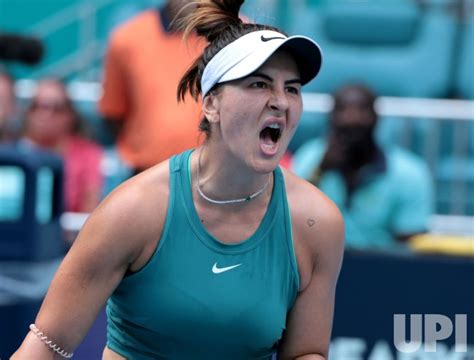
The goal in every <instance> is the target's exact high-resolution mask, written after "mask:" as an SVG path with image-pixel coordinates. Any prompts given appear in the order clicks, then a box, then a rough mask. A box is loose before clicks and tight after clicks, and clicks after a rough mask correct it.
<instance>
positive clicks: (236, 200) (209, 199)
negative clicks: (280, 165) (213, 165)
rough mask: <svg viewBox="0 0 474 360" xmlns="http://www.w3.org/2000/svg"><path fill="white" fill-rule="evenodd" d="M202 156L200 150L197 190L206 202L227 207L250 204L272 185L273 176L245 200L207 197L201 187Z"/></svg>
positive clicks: (244, 198)
mask: <svg viewBox="0 0 474 360" xmlns="http://www.w3.org/2000/svg"><path fill="white" fill-rule="evenodd" d="M201 155H202V150H200V152H199V158H198V164H197V176H196V189H197V191H198V193H199V195H201V197H202V198H203V199H204V200H206V201H209V202H210V203H212V204H217V205H226V204H237V203H241V202H248V201H250V200H252V199H255V198H256V197H257V196H258V195H260V194H261V193H263V192H264V191H265V189H266V188H267V187H268V184H270V179H271V176H269V177H268V181H267V182H266V183H265V185H263V187H262V188H261V189H260V190H258V191H256V192H254V193H253V194H250V195H248V196H246V197H243V198H240V199H231V200H215V199H211V198H210V197H209V196H207V195H206V194H204V193H203V192H202V190H201V187H200V186H199V172H200V168H201Z"/></svg>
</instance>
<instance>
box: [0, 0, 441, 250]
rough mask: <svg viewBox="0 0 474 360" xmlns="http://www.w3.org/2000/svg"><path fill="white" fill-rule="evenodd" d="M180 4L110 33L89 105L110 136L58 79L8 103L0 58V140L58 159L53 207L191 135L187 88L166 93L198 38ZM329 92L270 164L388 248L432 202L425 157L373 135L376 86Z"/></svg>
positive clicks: (92, 195)
mask: <svg viewBox="0 0 474 360" xmlns="http://www.w3.org/2000/svg"><path fill="white" fill-rule="evenodd" d="M185 3H187V1H185V0H168V1H165V2H164V4H163V5H162V6H160V7H159V8H156V7H155V8H150V9H147V10H144V11H142V12H139V13H138V14H136V15H135V16H133V17H132V18H130V19H128V20H127V21H126V22H124V23H123V24H122V25H121V26H119V27H118V28H116V29H115V31H114V32H113V33H112V34H111V36H110V38H109V41H108V48H107V52H106V55H105V58H104V62H103V64H104V65H103V80H102V87H103V94H102V97H101V99H100V101H99V102H98V104H97V108H98V112H99V113H100V115H101V120H102V122H103V124H106V125H107V129H108V133H109V134H110V136H111V138H112V139H113V143H112V145H110V144H107V145H105V144H101V143H99V141H98V140H97V134H94V132H93V131H92V132H91V131H89V129H88V128H87V125H88V121H87V119H84V118H83V116H82V115H81V113H80V111H78V109H77V106H76V105H75V103H74V101H73V100H72V99H71V96H70V94H69V93H68V87H67V85H68V84H67V83H65V82H64V81H63V80H61V79H59V78H55V77H44V78H42V79H40V80H39V81H38V82H37V86H36V88H35V91H34V94H33V96H32V97H31V99H29V101H28V102H27V103H26V104H25V106H22V107H20V105H19V103H18V101H17V99H16V96H15V79H14V78H13V77H12V75H11V74H9V73H8V72H7V70H6V69H0V139H1V142H2V143H3V144H4V145H5V144H8V146H13V147H16V148H19V149H22V150H23V151H30V152H35V151H47V152H50V153H52V154H54V155H55V156H58V157H60V158H61V159H62V161H63V164H64V194H63V195H64V211H66V212H79V213H90V212H91V211H93V210H94V208H95V207H96V206H97V205H98V204H99V202H100V201H101V200H102V199H103V198H104V197H105V196H106V195H107V194H108V193H109V192H110V191H111V190H112V189H113V188H114V187H116V186H117V185H119V184H120V183H121V182H123V181H125V180H126V179H127V178H128V177H130V176H133V175H135V174H137V173H139V172H141V171H143V170H145V169H147V168H148V167H150V166H153V165H154V164H156V163H158V162H159V161H161V160H163V159H165V158H168V157H169V156H170V155H172V154H176V153H179V152H181V151H183V150H184V149H187V148H192V147H195V146H197V145H198V144H199V143H200V141H202V139H200V138H199V132H198V123H199V120H200V117H201V116H202V114H201V112H200V104H199V103H197V104H196V103H194V102H193V101H192V99H187V100H186V101H185V102H184V103H180V104H178V102H177V96H176V85H177V83H178V79H179V78H180V76H181V75H182V74H183V73H184V71H185V70H186V69H187V68H188V66H189V65H191V63H192V59H193V58H194V55H195V54H196V53H198V52H199V51H200V49H201V48H202V47H203V46H204V44H202V43H199V42H198V41H197V40H196V39H194V38H193V35H192V34H191V44H192V45H188V46H187V47H186V46H185V45H183V43H182V41H181V38H182V34H181V33H180V32H179V31H176V30H174V28H173V27H172V25H173V19H176V17H178V20H179V16H183V15H185V14H186V7H184V8H183V5H184V4H185ZM181 9H184V10H181ZM315 38H316V39H317V38H318V37H317V36H315ZM143 39H146V43H147V45H146V46H144V45H143ZM332 95H333V98H334V107H333V109H332V111H331V113H330V114H329V116H328V118H329V121H328V131H327V133H325V134H321V135H320V136H318V137H313V138H309V139H307V141H305V143H304V144H302V145H301V146H299V147H298V148H297V149H296V150H295V151H292V152H290V151H289V152H288V153H287V154H286V155H285V157H284V158H283V159H282V166H285V167H287V168H290V169H292V170H293V171H294V172H295V173H296V174H297V175H299V176H301V177H303V178H305V179H307V180H308V181H310V182H311V183H313V184H314V185H315V186H317V187H318V188H319V189H320V190H321V191H323V192H324V193H326V194H327V195H328V196H329V197H330V198H331V199H332V200H333V201H334V202H335V203H336V204H337V206H338V207H339V208H340V209H341V211H342V212H343V215H344V218H345V222H346V227H347V230H346V231H347V245H348V246H351V247H356V248H377V247H390V246H393V245H396V244H402V243H404V242H406V240H407V239H410V238H411V237H412V236H414V235H417V234H420V233H424V232H426V231H427V230H428V221H429V217H430V216H431V215H432V214H433V213H434V207H433V205H434V198H433V197H434V190H433V179H432V175H431V174H430V170H429V167H428V166H427V164H426V162H425V161H424V160H423V159H422V158H420V157H419V156H417V155H415V154H414V153H411V152H410V151H408V150H406V149H402V148H401V147H396V146H390V147H387V146H385V145H384V144H382V143H380V142H379V141H378V140H377V138H376V136H375V130H376V127H377V124H378V118H379V116H378V114H377V112H376V109H375V102H376V99H377V97H378V94H377V93H376V91H375V90H374V89H373V88H372V87H371V86H370V85H367V84H364V83H361V82H352V83H344V84H343V85H341V86H338V87H337V88H336V89H335V90H334V91H333V94H332ZM189 119H193V120H192V121H189ZM292 150H294V149H292ZM111 161H115V162H117V164H118V165H117V166H119V167H120V168H121V169H122V171H121V172H120V173H118V172H115V174H114V175H113V176H111V174H110V172H109V171H108V170H107V169H108V168H109V167H110V162H111Z"/></svg>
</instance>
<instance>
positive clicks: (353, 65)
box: [289, 0, 456, 97]
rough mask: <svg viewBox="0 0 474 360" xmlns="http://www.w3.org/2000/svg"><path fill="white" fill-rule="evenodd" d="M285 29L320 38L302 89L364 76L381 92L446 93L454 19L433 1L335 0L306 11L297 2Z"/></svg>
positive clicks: (326, 88) (331, 86) (329, 87)
mask: <svg viewBox="0 0 474 360" xmlns="http://www.w3.org/2000/svg"><path fill="white" fill-rule="evenodd" d="M289 32H290V33H303V34H307V35H309V36H311V37H314V38H315V39H317V41H318V42H319V43H320V45H321V47H322V50H323V53H324V61H323V67H322V70H321V74H320V76H319V77H318V78H317V79H316V80H315V81H313V82H312V83H311V84H309V86H308V87H307V88H306V91H308V90H310V91H317V92H325V93H328V92H329V93H332V92H334V90H336V89H337V88H339V87H340V86H342V85H343V84H346V83H348V82H354V81H357V82H363V83H366V84H367V85H369V86H371V87H372V88H374V89H375V90H376V91H377V92H378V93H379V94H380V95H389V96H410V97H440V96H446V94H447V92H448V89H449V86H450V76H451V72H450V68H451V66H452V61H453V51H452V50H453V46H454V41H455V33H456V19H455V18H454V16H452V15H451V14H450V13H448V12H446V11H445V10H444V9H443V8H440V7H438V6H431V7H426V8H422V7H419V6H418V5H417V4H416V2H415V1H409V0H399V1H390V2H375V1H364V2H360V1H348V0H347V1H334V2H327V3H326V4H325V5H324V6H319V7H317V8H313V11H308V9H307V8H306V7H302V8H301V10H300V8H299V7H296V8H295V10H294V12H293V16H292V21H291V28H290V29H289Z"/></svg>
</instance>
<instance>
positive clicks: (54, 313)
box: [12, 180, 166, 359]
mask: <svg viewBox="0 0 474 360" xmlns="http://www.w3.org/2000/svg"><path fill="white" fill-rule="evenodd" d="M131 183H132V184H125V186H123V188H122V189H119V190H118V191H117V192H116V193H113V194H112V196H111V197H110V198H108V199H106V200H105V201H104V203H102V204H101V205H100V206H99V207H98V208H97V210H96V211H95V212H94V213H93V214H92V215H91V216H90V218H89V220H88V221H87V222H86V224H85V226H84V228H83V230H82V231H81V232H80V234H79V236H78V238H77V239H76V241H75V242H74V244H73V246H72V248H71V250H70V251H69V252H68V254H67V256H66V257H65V259H64V261H63V263H62V264H61V266H60V268H59V269H58V272H57V273H56V275H55V277H54V279H53V282H52V283H51V286H50V288H49V290H48V293H47V295H46V298H45V300H44V302H43V304H42V306H41V309H40V311H39V313H38V315H37V318H36V321H35V323H36V326H37V327H38V328H39V329H40V330H41V331H42V332H44V334H45V335H47V336H48V338H49V339H51V340H52V341H53V342H54V343H56V344H57V345H58V346H60V347H61V348H63V349H65V350H66V351H69V352H70V351H73V350H74V349H75V348H76V347H77V346H78V345H79V343H80V342H81V341H82V339H83V338H84V336H85V335H86V334H87V331H88V330H89V328H90V326H91V325H92V323H93V322H94V320H95V318H96V316H97V314H98V312H99V311H100V309H101V308H102V307H103V305H104V304H105V302H106V300H107V298H108V297H109V296H110V294H111V293H112V292H113V290H114V289H115V288H116V286H117V285H118V284H119V282H120V281H121V279H122V277H123V275H124V273H125V272H126V271H127V269H129V268H132V267H133V266H134V265H135V264H136V263H137V261H141V260H140V259H141V258H142V257H143V252H144V250H145V249H147V248H149V244H148V243H147V239H149V238H153V237H151V236H149V235H150V234H156V232H157V231H158V232H160V231H161V226H162V222H160V221H158V224H157V222H156V215H157V214H159V213H160V210H159V209H151V206H156V205H144V203H146V202H145V201H144V199H145V197H144V194H143V193H145V192H146V191H148V190H147V186H146V184H145V185H143V184H140V183H137V184H133V183H134V180H132V181H131ZM155 187H156V183H155ZM148 203H150V202H148ZM165 206H166V204H165ZM150 210H153V211H150ZM147 212H148V213H149V212H151V213H152V214H154V217H155V219H154V220H153V221H149V219H150V215H148V217H147V215H146V214H147ZM158 236H159V235H158ZM148 253H149V251H148ZM32 358H34V359H55V357H54V353H53V352H52V351H51V350H49V349H48V348H47V347H46V346H45V345H44V344H43V343H42V342H41V341H40V340H39V339H38V337H37V336H35V335H34V334H33V333H32V332H30V333H28V335H27V336H26V338H25V340H24V342H23V344H22V345H21V347H20V348H19V349H18V350H17V352H16V353H15V354H14V355H13V357H12V359H32ZM56 358H58V355H56ZM59 358H60V357H59Z"/></svg>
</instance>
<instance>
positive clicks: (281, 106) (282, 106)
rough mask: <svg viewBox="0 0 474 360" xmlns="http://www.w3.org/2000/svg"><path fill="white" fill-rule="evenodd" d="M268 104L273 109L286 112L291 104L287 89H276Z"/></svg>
mask: <svg viewBox="0 0 474 360" xmlns="http://www.w3.org/2000/svg"><path fill="white" fill-rule="evenodd" d="M268 106H269V107H270V109H272V110H275V111H279V112H286V111H287V110H288V108H289V106H290V104H289V101H288V98H287V97H286V92H285V90H284V89H274V90H273V91H272V93H271V96H270V98H269V100H268Z"/></svg>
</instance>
